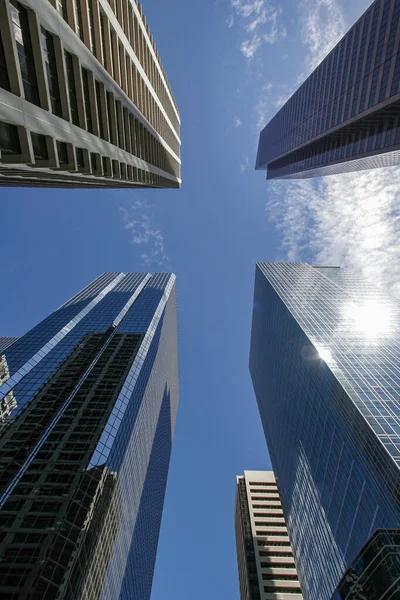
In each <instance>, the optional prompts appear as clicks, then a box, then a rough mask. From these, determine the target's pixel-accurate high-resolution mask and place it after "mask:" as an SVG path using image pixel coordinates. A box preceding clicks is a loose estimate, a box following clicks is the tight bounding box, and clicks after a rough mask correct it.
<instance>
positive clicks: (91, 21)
mask: <svg viewBox="0 0 400 600" xmlns="http://www.w3.org/2000/svg"><path fill="white" fill-rule="evenodd" d="M87 7H88V13H89V35H90V49H91V51H92V52H93V54H96V38H95V33H94V17H93V8H92V0H88V3H87Z"/></svg>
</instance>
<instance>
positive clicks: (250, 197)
mask: <svg viewBox="0 0 400 600" xmlns="http://www.w3.org/2000/svg"><path fill="white" fill-rule="evenodd" d="M143 4H144V11H145V14H146V15H147V18H148V23H149V24H150V27H151V30H152V33H153V35H154V38H155V40H156V43H157V46H158V48H159V51H160V55H161V57H162V59H163V62H164V66H165V69H166V71H167V74H168V76H169V79H170V83H171V86H172V89H173V91H174V94H175V97H176V99H177V102H178V105H179V108H180V111H181V119H182V165H183V171H182V176H183V187H182V189H181V190H178V191H177V190H159V191H158V190H154V191H152V190H145V191H143V192H141V191H135V190H131V191H129V190H128V191H71V190H57V191H52V190H37V189H36V190H25V189H10V190H9V189H1V191H0V194H1V238H0V249H1V262H0V278H1V281H2V289H3V294H2V310H1V313H0V335H21V334H23V333H24V332H26V330H27V329H29V328H30V327H32V326H33V325H34V324H35V323H37V322H38V321H39V320H41V319H42V318H43V317H45V316H46V315H47V314H48V313H49V312H50V311H52V310H54V308H56V307H57V306H59V305H60V304H61V303H62V302H64V301H65V300H66V299H67V298H68V297H70V296H71V295H72V294H73V293H75V292H76V291H77V290H79V289H80V288H81V287H83V286H84V285H86V284H87V283H88V282H89V281H91V280H92V279H93V278H94V277H96V276H97V275H98V274H100V273H101V272H103V271H107V270H117V271H119V270H121V271H136V270H138V271H139V270H149V271H153V272H154V271H160V270H161V271H174V272H175V273H176V275H177V277H178V309H179V315H178V318H179V350H180V381H181V399H180V407H179V411H178V420H177V428H176V435H175V440H174V448H173V456H172V462H171V469H170V477H169V482H168V490H167V498H166V504H165V511H164V517H163V524H162V531H161V539H160V545H159V554H158V558H157V565H156V573H155V579H154V586H153V596H152V600H162V599H163V600H164V599H172V598H173V599H174V600H187V599H188V598H190V600H204V599H205V598H206V599H207V600H220V599H221V598H226V599H228V598H229V599H238V598H239V591H238V582H237V567H236V554H235V540H234V529H233V505H234V489H235V475H236V474H240V473H241V472H242V471H243V470H244V469H263V468H268V467H269V459H268V454H267V449H266V445H265V441H264V437H263V434H262V430H261V425H260V420H259V417H258V412H257V408H256V403H255V398H254V393H253V390H252V386H251V382H250V377H249V374H248V353H249V338H250V324H251V310H252V293H253V277H254V263H255V262H256V260H285V259H292V260H309V261H313V262H315V263H323V264H340V265H347V266H350V267H351V268H353V269H355V270H357V271H359V272H361V273H364V274H365V275H367V276H368V277H372V278H374V279H375V280H376V281H377V283H378V284H380V285H383V286H385V287H386V288H387V289H389V290H391V291H392V292H393V293H395V294H396V293H397V294H398V293H399V291H400V286H399V283H398V279H399V277H398V275H399V273H398V268H399V267H398V265H399V264H400V246H399V241H398V240H399V229H400V215H399V212H398V210H399V209H398V206H399V195H398V191H397V189H396V185H395V182H396V180H397V181H398V174H399V173H398V170H397V169H396V168H392V169H382V170H377V171H373V172H365V173H358V174H352V175H345V176H335V177H330V178H327V179H325V180H314V181H298V182H285V181H282V182H273V183H267V182H266V181H265V173H263V172H255V171H254V163H255V155H256V148H257V142H258V133H259V131H260V128H261V127H262V126H263V125H264V124H265V123H266V122H267V121H268V120H269V119H270V118H271V117H272V116H273V114H274V113H275V112H276V110H277V109H278V108H279V106H280V105H281V104H282V102H284V100H285V98H287V96H288V95H289V94H290V93H291V92H292V91H293V90H294V89H295V88H296V87H297V86H298V84H299V83H300V82H301V81H302V79H303V78H304V77H305V76H307V75H308V74H309V72H310V70H311V69H312V68H313V67H315V66H316V64H318V62H319V60H320V59H321V58H322V57H323V56H324V54H325V53H326V52H327V51H328V50H329V49H330V48H331V47H332V45H333V44H334V43H335V42H336V41H338V39H339V38H340V37H341V35H343V33H345V31H346V30H347V29H348V27H349V26H350V25H351V24H352V23H353V22H354V21H355V20H356V19H357V18H358V17H359V16H360V15H361V14H362V12H363V11H364V10H365V9H366V8H367V6H368V5H369V0H352V2H345V1H344V0H336V1H334V0H300V1H299V0H298V1H293V0H290V1H289V0H280V1H279V2H277V1H274V0H271V1H269V0H242V1H241V0H204V1H203V2H194V1H193V0H191V1H189V0H171V1H170V2H160V1H159V0H144V2H143ZM396 211H397V212H396Z"/></svg>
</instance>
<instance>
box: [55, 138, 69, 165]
mask: <svg viewBox="0 0 400 600" xmlns="http://www.w3.org/2000/svg"><path fill="white" fill-rule="evenodd" d="M57 153H58V162H59V163H60V166H61V165H67V164H68V162H69V161H68V148H67V144H66V143H65V142H57Z"/></svg>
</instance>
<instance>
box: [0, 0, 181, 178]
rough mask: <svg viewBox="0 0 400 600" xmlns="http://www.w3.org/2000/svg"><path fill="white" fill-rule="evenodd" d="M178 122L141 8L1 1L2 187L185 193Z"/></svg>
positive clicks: (133, 3) (122, 2)
mask: <svg viewBox="0 0 400 600" xmlns="http://www.w3.org/2000/svg"><path fill="white" fill-rule="evenodd" d="M180 181H181V180H180V119H179V112H178V109H177V106H176V103H175V100H174V97H173V95H172V92H171V89H170V86H169V83H168V80H167V77H166V75H165V72H164V68H163V65H162V63H161V60H160V56H159V54H158V51H157V49H156V46H155V43H154V41H153V37H152V35H151V33H150V30H149V27H148V25H147V23H146V17H145V16H144V15H143V12H142V5H141V4H139V3H138V2H137V0H109V1H108V0H20V1H19V0H1V1H0V185H27V186H52V187H84V188H93V187H161V188H162V187H173V188H174V187H175V188H176V187H179V186H180Z"/></svg>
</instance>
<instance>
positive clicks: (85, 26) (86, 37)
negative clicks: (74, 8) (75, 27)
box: [75, 0, 92, 51]
mask: <svg viewBox="0 0 400 600" xmlns="http://www.w3.org/2000/svg"><path fill="white" fill-rule="evenodd" d="M75 1H76V2H79V3H80V7H81V14H82V40H83V43H84V44H85V46H87V47H88V48H89V50H90V51H91V50H92V45H91V43H90V23H89V11H88V2H90V0H75Z"/></svg>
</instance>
